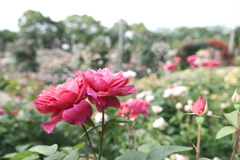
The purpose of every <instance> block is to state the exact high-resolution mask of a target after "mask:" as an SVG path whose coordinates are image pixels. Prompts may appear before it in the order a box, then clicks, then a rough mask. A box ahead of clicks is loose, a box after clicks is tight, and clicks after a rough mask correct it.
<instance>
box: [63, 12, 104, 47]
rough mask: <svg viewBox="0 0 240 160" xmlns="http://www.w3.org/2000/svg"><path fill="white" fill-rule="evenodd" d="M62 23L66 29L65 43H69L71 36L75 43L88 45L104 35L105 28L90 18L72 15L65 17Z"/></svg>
mask: <svg viewBox="0 0 240 160" xmlns="http://www.w3.org/2000/svg"><path fill="white" fill-rule="evenodd" d="M63 23H64V25H65V27H66V35H65V37H66V40H67V42H66V43H70V42H71V37H72V35H73V38H74V37H75V42H76V43H78V42H81V43H84V44H88V43H90V42H91V41H92V40H93V39H94V38H95V37H97V36H98V35H104V34H105V27H103V26H102V25H101V23H100V21H96V20H95V19H93V18H92V17H91V16H87V15H83V16H79V15H72V16H69V17H67V18H66V19H65V20H64V22H63ZM74 35H75V36H74Z"/></svg>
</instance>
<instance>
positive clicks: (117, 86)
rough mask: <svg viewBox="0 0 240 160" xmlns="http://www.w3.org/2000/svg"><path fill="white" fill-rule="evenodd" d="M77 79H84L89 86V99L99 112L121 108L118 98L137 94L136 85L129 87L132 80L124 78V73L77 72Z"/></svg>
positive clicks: (106, 69)
mask: <svg viewBox="0 0 240 160" xmlns="http://www.w3.org/2000/svg"><path fill="white" fill-rule="evenodd" d="M76 77H84V83H85V84H86V85H87V97H88V99H89V101H90V102H91V103H93V104H95V105H96V107H97V110H98V111H99V112H102V107H103V108H104V110H106V109H107V108H108V107H115V108H119V107H120V102H119V101H118V99H117V98H116V96H126V95H129V94H132V93H135V92H136V90H135V87H134V85H129V86H127V84H128V82H129V81H130V78H127V77H124V76H123V74H122V72H119V73H112V71H111V70H110V69H109V68H103V69H98V70H97V71H94V70H91V69H89V70H87V71H86V72H85V73H84V72H81V71H77V72H76Z"/></svg>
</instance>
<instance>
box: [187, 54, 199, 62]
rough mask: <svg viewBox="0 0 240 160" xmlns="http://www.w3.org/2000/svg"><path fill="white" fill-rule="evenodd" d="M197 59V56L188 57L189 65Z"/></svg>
mask: <svg viewBox="0 0 240 160" xmlns="http://www.w3.org/2000/svg"><path fill="white" fill-rule="evenodd" d="M196 59H197V56H196V55H191V56H188V57H187V61H188V63H193V62H194V61H195V60H196Z"/></svg>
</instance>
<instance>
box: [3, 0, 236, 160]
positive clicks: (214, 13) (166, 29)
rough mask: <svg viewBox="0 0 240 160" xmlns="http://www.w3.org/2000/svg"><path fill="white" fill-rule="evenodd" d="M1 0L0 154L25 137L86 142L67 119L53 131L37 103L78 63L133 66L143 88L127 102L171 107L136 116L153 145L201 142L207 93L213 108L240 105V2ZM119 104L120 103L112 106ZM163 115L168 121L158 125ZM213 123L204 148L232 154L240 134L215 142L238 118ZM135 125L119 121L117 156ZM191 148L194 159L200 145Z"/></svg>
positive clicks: (142, 139) (113, 139)
mask: <svg viewBox="0 0 240 160" xmlns="http://www.w3.org/2000/svg"><path fill="white" fill-rule="evenodd" d="M0 6H1V7H0V99H1V100H0V139H1V141H0V156H3V155H5V154H7V153H10V152H14V151H15V146H17V145H22V144H32V145H36V144H49V145H51V144H53V143H57V144H59V145H60V146H73V145H75V144H78V143H80V142H81V141H84V139H80V137H79V132H80V133H82V132H83V131H82V130H81V129H80V127H79V129H76V126H70V125H67V124H66V123H63V122H62V123H61V124H60V125H58V126H57V127H56V129H55V131H54V133H53V134H51V135H48V134H47V133H45V132H44V131H43V130H42V127H41V125H42V123H44V122H46V121H48V118H49V115H41V114H39V113H38V112H36V110H35V108H34V105H33V101H34V100H35V99H36V98H37V96H38V94H40V93H41V91H42V90H43V89H48V86H49V85H50V84H51V85H57V84H59V83H64V82H65V80H66V79H67V78H69V77H74V74H75V71H76V70H82V71H86V70H87V69H95V70H96V69H98V68H103V67H109V68H111V69H112V70H113V71H115V72H118V71H123V72H124V75H125V76H128V77H131V79H132V82H131V83H132V84H134V85H136V88H137V93H136V94H134V95H131V96H128V97H126V98H121V101H124V100H126V99H127V98H142V99H144V98H146V97H148V98H146V99H145V100H146V101H149V102H151V104H152V105H154V106H159V107H161V108H162V109H160V110H161V111H156V107H153V108H155V109H152V107H149V110H148V112H149V113H150V115H149V116H142V115H141V116H139V118H138V119H136V120H135V129H136V133H137V135H138V137H137V140H138V144H137V145H138V147H139V148H141V145H144V144H149V143H152V142H153V141H154V142H153V144H151V145H149V146H150V148H151V147H153V146H156V145H159V144H160V145H183V146H192V144H191V143H190V142H193V143H195V141H196V134H195V129H196V126H197V125H196V123H195V120H194V118H193V117H188V116H185V115H184V113H186V112H190V109H189V106H190V107H191V104H192V103H193V101H195V100H197V98H198V96H199V95H201V96H204V97H206V98H207V99H208V103H209V107H210V110H211V112H210V113H209V114H215V115H219V116H222V115H223V112H230V111H233V110H234V108H233V107H232V103H231V101H230V98H231V96H232V94H233V91H234V89H235V88H236V87H239V85H240V83H239V82H240V81H239V78H240V77H239V72H240V68H239V65H240V0H201V1H200V0H181V1H179V0H168V1H166V0H165V1H164V0H148V1H143V0H131V1H126V0H121V1H110V0H101V1H99V0H88V1H83V0H68V1H62V0H58V1H57V0H48V1H46V0H42V1H31V0H21V1H14V0H8V1H2V2H1V3H0ZM191 56H192V57H193V58H194V60H193V59H192V60H190V59H189V58H188V57H191ZM169 87H170V88H174V87H175V88H177V87H180V89H179V88H178V89H176V90H175V91H174V92H173V91H169ZM140 93H141V94H140ZM139 94H140V95H139ZM149 97H150V98H149ZM177 104H178V105H177ZM116 112H117V109H113V108H111V109H109V110H108V111H107V114H108V116H109V117H112V116H114V115H115V113H116ZM95 114H97V113H96V112H95ZM95 114H94V115H95ZM159 118H164V123H165V125H159V126H157V127H156V126H153V125H152V124H153V122H154V121H155V120H156V119H159ZM206 121H207V122H206V124H205V125H204V126H203V138H202V141H203V142H201V143H202V147H203V149H202V150H203V152H202V156H205V157H210V158H214V157H216V156H217V157H220V158H221V159H222V160H224V159H228V157H229V156H230V154H231V148H232V141H231V137H230V136H228V137H227V138H225V139H224V138H223V139H221V140H215V135H216V133H217V132H218V130H219V129H220V128H221V127H223V126H224V125H227V124H228V122H227V121H226V120H224V119H210V118H207V120H206ZM163 126H164V127H163ZM211 126H214V127H211ZM116 131H117V133H116ZM125 131H126V126H114V127H113V128H110V129H109V131H108V135H107V137H109V139H108V140H107V141H106V144H109V145H111V147H110V148H108V147H106V149H107V150H106V152H105V153H106V154H105V155H104V156H105V157H106V158H107V159H109V160H112V159H114V158H115V157H117V156H119V155H120V154H123V153H126V152H128V151H129V148H128V147H127V142H126V134H125V133H126V132H125ZM90 134H93V135H92V136H93V137H94V133H90ZM113 135H114V136H113ZM63 137H64V138H63ZM93 139H94V138H93ZM95 140H96V141H97V138H96V137H95ZM213 142H214V143H213ZM97 144H98V143H96V144H95V146H94V147H95V149H96V150H97V148H98V147H97ZM149 146H147V147H149ZM145 147H146V146H145ZM209 148H211V149H209ZM139 150H140V149H139ZM88 152H89V150H87V148H84V149H83V153H88ZM108 153H111V154H108ZM186 155H187V156H188V157H189V159H191V158H193V157H194V155H195V153H194V151H191V152H189V153H186ZM228 155H229V156H228ZM237 158H238V155H237V156H236V159H237Z"/></svg>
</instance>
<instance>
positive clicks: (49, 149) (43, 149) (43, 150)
mask: <svg viewBox="0 0 240 160" xmlns="http://www.w3.org/2000/svg"><path fill="white" fill-rule="evenodd" d="M57 148H58V145H57V144H53V145H52V146H46V145H38V146H34V147H32V148H30V149H29V151H32V152H38V153H40V154H43V155H45V156H49V155H51V154H53V153H55V152H56V151H57Z"/></svg>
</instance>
